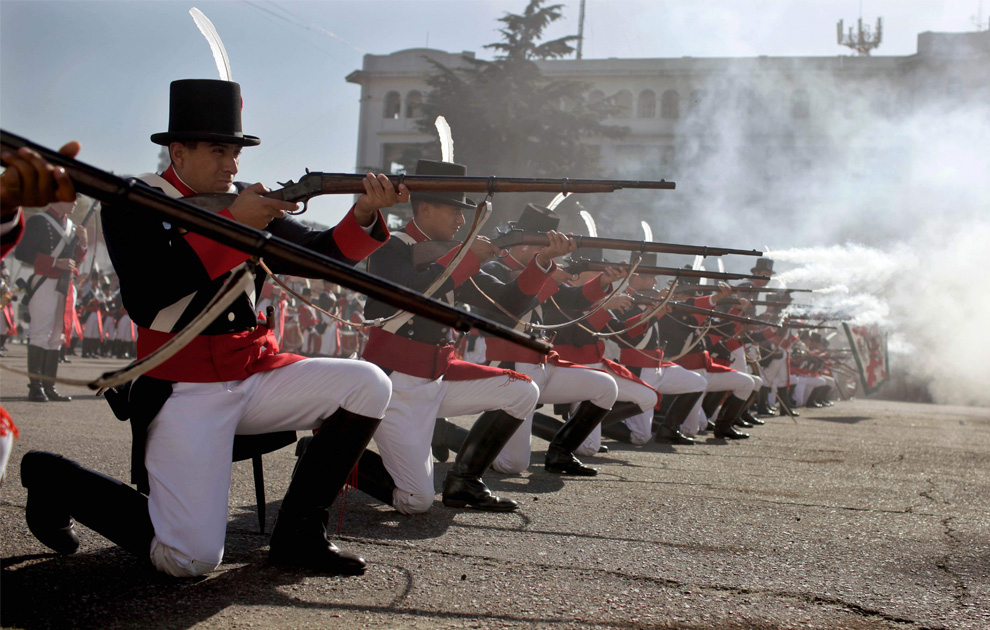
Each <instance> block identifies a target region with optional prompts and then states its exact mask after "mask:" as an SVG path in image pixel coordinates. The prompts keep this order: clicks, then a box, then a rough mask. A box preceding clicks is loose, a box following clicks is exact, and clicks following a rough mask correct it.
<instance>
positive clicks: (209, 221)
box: [0, 130, 550, 353]
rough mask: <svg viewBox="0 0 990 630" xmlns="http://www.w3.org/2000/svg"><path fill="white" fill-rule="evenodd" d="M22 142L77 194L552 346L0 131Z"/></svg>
mask: <svg viewBox="0 0 990 630" xmlns="http://www.w3.org/2000/svg"><path fill="white" fill-rule="evenodd" d="M24 146H26V147H29V148H31V149H33V150H34V151H36V152H37V153H38V154H39V155H41V157H43V158H44V159H45V160H47V161H48V162H49V163H50V164H52V165H54V166H61V167H63V168H64V169H65V172H66V173H67V174H68V175H69V177H70V178H71V179H72V181H73V183H74V184H75V188H76V191H77V192H79V193H81V194H84V195H88V196H90V197H93V198H94V199H99V200H100V201H102V202H104V203H108V204H114V203H128V204H131V205H133V206H134V209H133V211H135V212H147V213H150V214H152V215H154V216H155V217H159V218H162V219H165V220H167V221H168V222H169V223H171V224H172V225H175V226H177V227H181V228H185V229H187V230H189V231H192V232H196V233H199V234H202V235H204V236H207V237H209V238H211V239H213V240H215V241H217V242H218V243H221V244H223V245H227V246H229V247H233V248H234V249H237V250H239V251H242V252H245V253H248V254H251V255H252V256H257V257H264V258H265V259H267V260H269V261H275V262H280V263H283V264H287V265H292V266H295V267H297V268H301V269H304V270H305V271H306V272H307V273H309V274H311V276H312V277H314V278H321V279H324V280H329V281H330V282H335V283H337V284H340V285H342V286H345V287H347V288H349V289H352V290H354V291H357V292H359V293H363V294H365V295H367V296H368V297H370V298H374V299H376V300H379V301H381V302H384V303H385V304H388V305H390V306H394V307H396V308H399V309H402V310H405V311H409V312H410V313H413V314H415V315H422V316H423V317H427V318H429V319H431V320H434V321H436V322H439V323H442V324H445V325H447V326H450V327H451V328H453V329H455V330H459V331H462V332H466V331H468V330H470V329H471V328H476V329H478V330H481V331H484V332H487V333H489V334H491V335H494V336H497V337H501V338H503V339H507V340H509V341H512V342H514V343H517V344H519V345H521V346H524V347H526V348H530V349H532V350H535V351H537V352H543V353H546V352H548V351H549V349H550V347H549V345H548V344H547V343H546V342H544V341H541V340H539V339H537V338H535V337H532V336H530V335H526V334H523V333H520V332H518V331H515V330H512V329H511V328H508V327H506V326H503V325H501V324H498V323H496V322H493V321H490V320H488V319H485V318H483V317H478V316H477V315H472V314H470V313H466V312H464V311H461V310H458V309H456V308H453V307H451V306H449V305H447V304H444V303H442V302H438V301H437V300H434V299H432V298H425V297H424V296H423V295H422V294H420V293H417V292H416V291H413V290H411V289H408V288H406V287H403V286H400V285H397V284H395V283H393V282H389V281H387V280H383V279H382V278H379V277H377V276H373V275H371V274H368V273H364V272H362V271H359V270H357V269H354V268H352V267H349V266H347V265H344V264H343V263H340V262H338V261H336V260H334V259H332V258H329V257H328V256H325V255H323V254H320V253H318V252H315V251H313V250H310V249H306V248H305V247H302V246H300V245H297V244H295V243H291V242H289V241H286V240H284V239H281V238H279V237H277V236H274V235H272V234H270V233H268V232H265V231H262V230H256V229H254V228H252V227H249V226H247V225H244V224H243V223H238V222H236V221H232V220H230V219H227V218H224V217H222V216H220V215H219V214H214V213H211V212H207V211H204V210H203V209H201V208H198V207H196V206H193V205H190V204H188V203H186V202H185V201H183V200H181V199H172V198H171V197H168V196H167V195H165V194H163V193H161V192H160V191H158V190H156V189H154V188H151V187H150V186H148V185H146V184H145V183H144V182H141V181H140V180H137V179H133V178H132V179H124V178H121V177H118V176H116V175H114V174H112V173H108V172H106V171H104V170H101V169H99V168H96V167H94V166H90V165H89V164H86V163H84V162H80V161H79V160H76V159H74V158H70V157H66V156H64V155H62V154H60V153H56V152H55V151H52V150H51V149H47V148H45V147H42V146H40V145H37V144H34V143H32V142H29V141H27V140H24V139H23V138H19V137H17V136H14V135H13V134H9V133H7V132H6V131H3V130H0V147H2V149H3V150H4V151H16V150H17V149H19V148H20V147H24ZM149 264H150V263H149Z"/></svg>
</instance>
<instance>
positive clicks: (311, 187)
mask: <svg viewBox="0 0 990 630" xmlns="http://www.w3.org/2000/svg"><path fill="white" fill-rule="evenodd" d="M364 179H365V176H364V175H361V174H353V173H317V172H310V171H309V170H307V171H306V174H305V175H303V176H302V177H300V178H299V181H298V182H294V181H292V180H289V181H287V182H279V183H278V185H279V186H281V187H282V188H278V189H276V190H272V191H270V192H267V193H264V196H265V197H270V198H272V199H278V200H280V201H289V202H295V203H302V204H303V207H302V210H298V211H294V212H290V214H302V213H303V212H306V210H307V209H308V207H309V200H310V199H312V198H313V197H318V196H319V195H346V194H350V195H359V194H363V193H364V192H365V190H364V183H363V182H364ZM389 181H390V182H391V183H392V185H393V186H394V187H395V189H396V190H398V188H399V185H400V184H405V185H406V188H408V189H409V191H410V192H440V191H446V192H463V193H484V194H487V195H493V194H495V193H497V192H505V193H540V192H555V193H560V192H563V193H610V192H615V191H616V190H620V189H622V188H641V189H647V190H674V187H675V183H674V182H668V181H665V180H662V179H661V180H660V181H641V180H623V179H570V178H567V177H562V178H534V177H496V176H494V175H493V176H490V177H471V176H466V175H406V174H404V173H403V174H399V175H393V176H390V177H389ZM234 197H235V195H233V194H230V193H207V194H201V195H194V196H192V197H189V201H190V202H191V203H193V204H194V205H197V206H199V207H201V208H203V209H205V210H210V211H211V212H219V211H220V210H223V209H224V208H227V207H229V206H230V204H231V203H232V202H233V200H234Z"/></svg>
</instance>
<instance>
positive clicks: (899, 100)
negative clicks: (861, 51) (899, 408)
mask: <svg viewBox="0 0 990 630" xmlns="http://www.w3.org/2000/svg"><path fill="white" fill-rule="evenodd" d="M851 61H852V62H853V63H855V62H856V61H858V60H851ZM951 63H967V62H965V61H959V60H953V61H952V62H951ZM771 67H778V68H779V67H780V65H779V64H778V65H777V66H772V65H768V68H771ZM790 70H792V71H789V72H787V73H785V72H783V71H777V72H774V71H772V70H768V71H767V72H765V73H762V74H761V73H754V72H752V71H751V69H750V70H747V71H746V72H738V73H725V74H724V75H722V76H720V77H718V78H716V79H712V80H711V81H709V82H708V83H707V84H705V85H699V86H696V87H695V88H694V89H697V90H704V92H705V93H706V94H707V99H705V98H703V100H702V102H701V103H700V104H698V105H696V106H693V108H692V107H691V106H690V105H689V106H688V107H687V115H686V117H685V120H684V121H683V123H682V127H681V129H682V130H683V133H684V135H683V137H684V139H683V140H679V141H678V144H677V147H676V151H677V160H676V161H675V163H674V166H673V167H672V172H664V173H662V175H663V176H665V177H667V178H668V179H673V180H675V181H677V187H678V191H677V196H676V197H673V198H671V197H668V198H660V199H659V201H658V202H657V204H656V205H655V207H654V209H653V210H652V212H651V213H650V214H649V215H648V216H647V218H648V220H650V221H651V223H652V224H654V225H655V226H658V227H659V230H658V231H659V232H660V233H661V234H663V235H664V237H665V238H664V240H669V241H673V242H688V243H705V244H710V245H717V246H729V247H738V248H747V249H748V248H762V247H763V246H764V245H768V246H769V248H770V252H769V253H768V254H767V255H768V256H769V257H770V258H772V259H774V260H775V261H776V262H777V264H776V265H775V269H776V271H777V272H778V278H779V279H780V280H781V281H782V282H783V284H785V285H786V286H790V287H804V288H814V289H817V288H821V289H824V290H823V291H821V292H816V293H813V294H804V293H799V294H795V295H794V298H795V301H796V302H802V303H808V304H811V305H813V306H814V307H815V308H816V309H819V310H825V309H828V310H832V311H841V312H845V313H847V314H848V315H849V317H850V321H851V322H852V323H857V324H872V323H877V324H880V325H882V326H883V327H884V328H885V329H886V330H888V331H889V332H890V333H891V337H890V344H889V349H890V351H891V353H892V356H891V363H892V368H895V369H897V368H899V369H903V370H906V371H908V372H909V373H910V374H911V375H913V376H917V377H918V378H919V379H922V380H923V381H925V382H929V383H930V386H929V389H930V391H931V393H932V395H933V397H934V398H935V399H936V401H937V402H943V403H953V404H979V405H987V406H990V388H988V387H987V378H988V377H987V374H990V326H988V325H987V321H990V316H988V315H990V282H988V281H990V271H988V270H990V186H988V185H987V173H990V151H988V150H987V147H990V116H988V114H987V112H988V110H990V108H988V104H990V92H988V90H987V88H986V87H985V83H984V87H982V88H979V87H978V88H977V89H976V91H975V92H974V91H971V90H967V89H962V90H960V89H959V83H958V80H957V79H954V78H951V77H947V76H943V75H941V74H938V73H931V74H928V75H923V74H920V73H918V74H915V75H908V76H911V77H912V79H911V81H914V82H915V83H914V84H910V85H908V84H906V82H905V79H904V78H903V76H901V75H897V73H896V72H895V71H894V69H893V68H892V69H891V71H890V76H889V77H886V76H882V75H877V76H873V77H872V78H871V79H870V80H869V81H865V82H859V80H858V79H857V78H856V77H855V76H853V75H852V74H850V73H836V74H834V75H833V74H831V73H824V72H822V71H821V64H818V63H817V62H816V60H810V59H809V60H805V61H804V62H802V61H801V60H794V64H793V67H791V68H790ZM948 74H951V72H949V73H948ZM963 75H964V76H965V73H963ZM953 82H955V83H953ZM963 82H965V79H964V80H963ZM953 85H955V88H954V89H952V86H953ZM947 86H949V87H947ZM797 89H801V90H806V91H807V92H808V93H809V94H810V105H809V108H810V112H809V116H808V117H807V118H794V117H793V111H792V109H791V108H792V107H793V105H794V102H793V100H792V95H793V93H794V91H795V90H797ZM679 124H681V123H679ZM791 136H793V141H790V140H787V138H789V137H791ZM637 169H640V170H639V172H642V164H641V163H640V164H632V163H629V164H620V165H619V168H618V171H619V172H623V171H626V172H631V173H636V172H637ZM658 197H660V196H658ZM751 261H752V259H743V258H740V257H735V258H728V259H727V260H726V262H727V263H729V264H728V270H729V271H746V270H747V269H748V268H749V267H750V266H751ZM670 262H674V261H670Z"/></svg>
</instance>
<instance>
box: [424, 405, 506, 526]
mask: <svg viewBox="0 0 990 630" xmlns="http://www.w3.org/2000/svg"><path fill="white" fill-rule="evenodd" d="M522 422H523V421H522V420H521V419H519V418H516V417H514V416H512V415H510V414H509V413H506V412H505V411H502V410H501V409H500V410H498V411H486V412H485V413H483V414H481V415H480V416H479V417H478V419H477V420H475V422H474V426H473V427H471V430H470V431H469V432H468V436H467V439H466V440H464V444H463V445H462V446H461V450H460V451H458V453H457V457H456V458H454V465H453V466H451V467H450V469H449V470H448V471H447V477H446V478H445V479H444V480H443V504H444V505H446V506H447V507H456V508H462V507H473V508H475V509H478V510H487V511H490V512H511V511H513V510H515V509H517V508H518V507H519V504H518V503H516V502H515V501H510V500H509V499H500V498H498V497H497V496H495V495H494V494H492V492H491V490H489V489H488V486H486V485H485V482H484V481H482V480H481V476H482V475H483V474H485V472H486V471H487V470H488V469H489V467H491V465H492V462H494V461H495V458H496V457H498V454H499V453H500V452H501V451H502V448H503V447H504V446H505V444H506V442H508V441H509V438H510V437H512V434H513V433H515V431H516V429H518V428H519V425H520V424H522Z"/></svg>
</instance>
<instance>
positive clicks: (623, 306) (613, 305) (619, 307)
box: [605, 293, 633, 313]
mask: <svg viewBox="0 0 990 630" xmlns="http://www.w3.org/2000/svg"><path fill="white" fill-rule="evenodd" d="M632 305H633V299H632V298H631V297H630V296H628V295H624V294H621V293H619V294H616V295H613V296H612V297H610V298H609V299H608V300H606V301H605V308H607V309H608V310H610V311H619V312H620V313H625V312H626V311H628V310H629V309H630V308H632Z"/></svg>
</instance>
